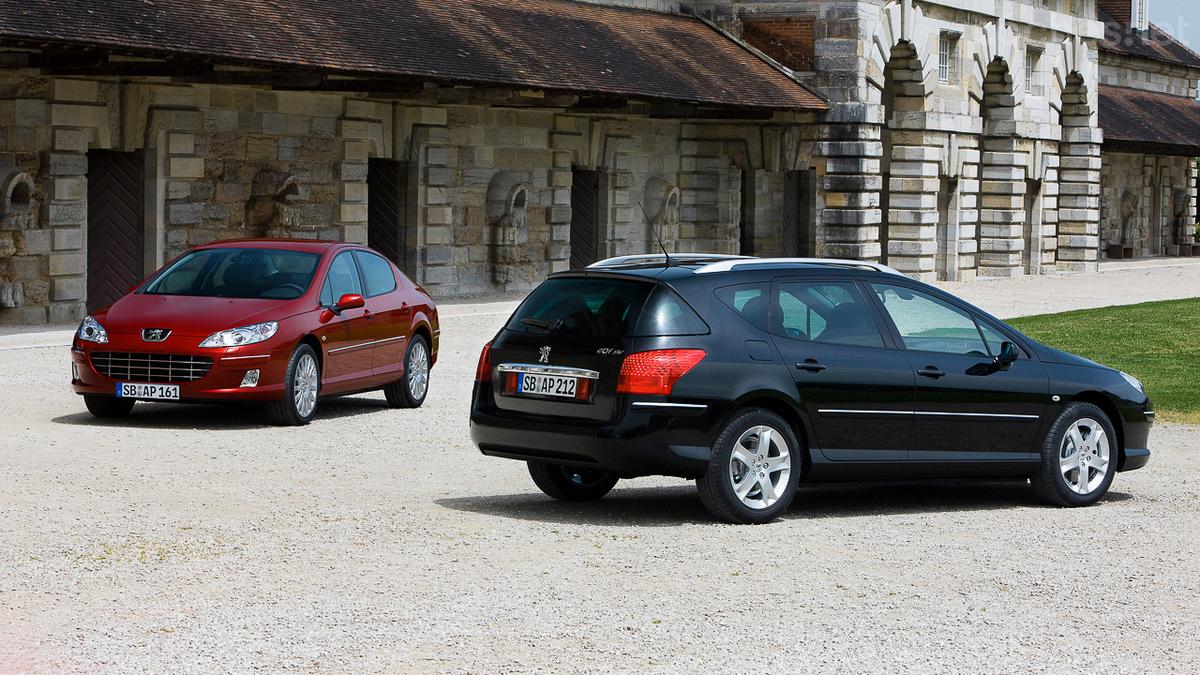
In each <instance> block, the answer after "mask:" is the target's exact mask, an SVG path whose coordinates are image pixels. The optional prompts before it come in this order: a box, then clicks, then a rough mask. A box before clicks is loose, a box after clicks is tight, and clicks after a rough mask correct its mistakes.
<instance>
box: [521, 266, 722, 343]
mask: <svg viewBox="0 0 1200 675" xmlns="http://www.w3.org/2000/svg"><path fill="white" fill-rule="evenodd" d="M506 328H507V329H508V330H511V331H516V332H519V333H532V334H535V335H561V336H577V337H632V336H636V335H694V334H701V333H707V332H708V326H707V325H705V323H704V322H703V321H702V320H701V319H700V317H699V316H696V313H695V312H694V311H693V310H692V309H691V308H690V307H688V305H687V303H686V302H684V301H683V300H682V299H681V298H680V297H679V296H678V295H676V294H675V293H674V292H673V291H671V290H670V289H668V288H664V287H661V286H658V285H656V284H653V283H647V282H644V281H626V280H623V279H612V278H599V277H593V278H570V277H568V278H560V279H549V280H547V281H546V282H544V283H543V284H542V285H541V286H538V287H537V288H536V289H535V290H534V291H533V293H531V294H530V295H529V297H528V298H526V299H525V302H523V303H521V306H520V307H519V308H517V311H516V313H515V314H513V317H512V318H511V319H509V322H508V325H507V326H506Z"/></svg>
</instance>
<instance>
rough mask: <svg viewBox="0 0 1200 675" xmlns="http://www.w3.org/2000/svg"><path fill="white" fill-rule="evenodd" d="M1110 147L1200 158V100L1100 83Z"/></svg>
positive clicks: (1102, 124) (1102, 122)
mask: <svg viewBox="0 0 1200 675" xmlns="http://www.w3.org/2000/svg"><path fill="white" fill-rule="evenodd" d="M1100 127H1101V128H1102V129H1103V130H1104V147H1105V149H1107V150H1129V151H1136V152H1147V153H1152V154H1170V155H1187V156H1191V157H1200V102H1196V101H1194V100H1192V99H1190V98H1187V97H1184V96H1171V95H1170V94H1158V93H1155V92H1150V91H1142V90H1140V89H1128V88H1125V87H1110V86H1105V85H1100Z"/></svg>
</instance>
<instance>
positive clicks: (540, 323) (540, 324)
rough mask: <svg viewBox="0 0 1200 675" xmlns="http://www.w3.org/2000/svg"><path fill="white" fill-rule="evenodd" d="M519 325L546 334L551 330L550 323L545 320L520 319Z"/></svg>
mask: <svg viewBox="0 0 1200 675" xmlns="http://www.w3.org/2000/svg"><path fill="white" fill-rule="evenodd" d="M521 323H522V324H524V325H526V326H532V327H534V328H540V329H542V330H544V331H547V332H548V331H550V330H551V323H550V322H549V321H546V320H545V319H521Z"/></svg>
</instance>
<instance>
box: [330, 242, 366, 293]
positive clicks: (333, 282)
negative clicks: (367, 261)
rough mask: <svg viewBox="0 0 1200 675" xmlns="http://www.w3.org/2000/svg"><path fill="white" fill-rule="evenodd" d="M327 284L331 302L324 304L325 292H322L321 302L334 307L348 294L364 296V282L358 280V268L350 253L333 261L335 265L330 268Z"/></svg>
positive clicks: (347, 252) (339, 255)
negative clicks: (334, 304)
mask: <svg viewBox="0 0 1200 675" xmlns="http://www.w3.org/2000/svg"><path fill="white" fill-rule="evenodd" d="M325 284H326V287H327V288H328V289H329V296H328V297H329V302H327V303H324V301H325V295H324V292H322V296H321V300H322V302H323V303H324V304H327V305H332V304H333V303H335V302H337V301H338V300H340V299H341V297H342V296H343V295H345V294H347V293H355V294H357V295H362V294H363V288H362V282H361V281H360V280H359V278H358V266H357V265H355V264H354V257H353V256H352V255H351V254H350V251H345V252H342V253H339V254H338V256H337V257H336V258H334V259H333V264H332V265H330V266H329V274H328V275H327V276H326V278H325Z"/></svg>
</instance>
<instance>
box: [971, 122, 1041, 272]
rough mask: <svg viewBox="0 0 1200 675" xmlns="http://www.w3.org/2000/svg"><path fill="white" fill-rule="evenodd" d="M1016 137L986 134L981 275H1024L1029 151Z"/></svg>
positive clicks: (981, 220) (981, 191)
mask: <svg viewBox="0 0 1200 675" xmlns="http://www.w3.org/2000/svg"><path fill="white" fill-rule="evenodd" d="M1022 145H1023V143H1022V141H1021V140H1020V139H1018V138H1016V137H1015V136H984V138H983V156H982V165H981V166H982V169H981V176H980V178H981V180H980V212H979V276H984V277H1016V276H1021V275H1022V274H1024V268H1023V267H1022V261H1021V252H1022V251H1023V250H1024V244H1025V232H1024V228H1025V176H1026V168H1027V167H1028V165H1029V160H1028V153H1026V152H1024V151H1023V148H1022Z"/></svg>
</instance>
